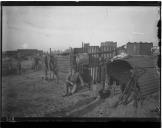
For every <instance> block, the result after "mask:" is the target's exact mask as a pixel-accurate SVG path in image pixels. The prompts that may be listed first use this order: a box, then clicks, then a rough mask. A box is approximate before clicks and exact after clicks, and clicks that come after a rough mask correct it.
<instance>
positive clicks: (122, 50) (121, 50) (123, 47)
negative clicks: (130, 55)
mask: <svg viewBox="0 0 162 128" xmlns="http://www.w3.org/2000/svg"><path fill="white" fill-rule="evenodd" d="M126 52H127V48H126V45H123V46H120V47H118V48H117V54H118V55H119V54H121V53H126Z"/></svg>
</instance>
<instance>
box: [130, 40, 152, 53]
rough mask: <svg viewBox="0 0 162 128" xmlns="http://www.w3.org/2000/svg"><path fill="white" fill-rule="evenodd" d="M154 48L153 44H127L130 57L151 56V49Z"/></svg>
mask: <svg viewBox="0 0 162 128" xmlns="http://www.w3.org/2000/svg"><path fill="white" fill-rule="evenodd" d="M152 47H153V43H142V42H140V43H137V42H134V43H131V42H128V43H127V54H128V55H151V54H152V52H151V49H152Z"/></svg>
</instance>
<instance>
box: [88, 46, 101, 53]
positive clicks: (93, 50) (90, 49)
mask: <svg viewBox="0 0 162 128" xmlns="http://www.w3.org/2000/svg"><path fill="white" fill-rule="evenodd" d="M96 52H100V47H99V46H89V47H88V53H96Z"/></svg>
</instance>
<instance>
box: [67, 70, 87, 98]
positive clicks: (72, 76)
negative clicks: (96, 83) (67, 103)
mask: <svg viewBox="0 0 162 128" xmlns="http://www.w3.org/2000/svg"><path fill="white" fill-rule="evenodd" d="M79 82H80V83H81V85H82V86H84V82H83V79H82V77H81V76H80V74H79V72H76V68H75V67H74V68H72V70H71V72H70V73H69V74H68V76H67V78H66V83H65V85H66V94H65V95H64V96H69V95H72V94H73V93H75V92H76V90H77V87H78V85H79Z"/></svg>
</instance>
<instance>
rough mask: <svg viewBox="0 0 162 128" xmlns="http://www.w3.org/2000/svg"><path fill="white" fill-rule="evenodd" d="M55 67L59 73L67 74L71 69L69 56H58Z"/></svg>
mask: <svg viewBox="0 0 162 128" xmlns="http://www.w3.org/2000/svg"><path fill="white" fill-rule="evenodd" d="M57 66H58V70H59V72H62V73H69V72H70V69H71V62H70V55H67V56H63V55H59V56H57Z"/></svg>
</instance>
